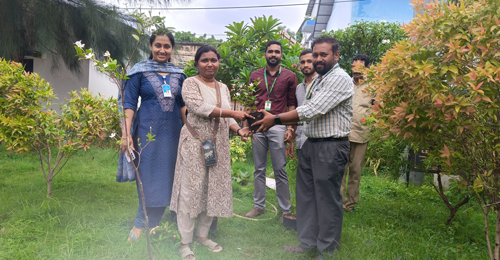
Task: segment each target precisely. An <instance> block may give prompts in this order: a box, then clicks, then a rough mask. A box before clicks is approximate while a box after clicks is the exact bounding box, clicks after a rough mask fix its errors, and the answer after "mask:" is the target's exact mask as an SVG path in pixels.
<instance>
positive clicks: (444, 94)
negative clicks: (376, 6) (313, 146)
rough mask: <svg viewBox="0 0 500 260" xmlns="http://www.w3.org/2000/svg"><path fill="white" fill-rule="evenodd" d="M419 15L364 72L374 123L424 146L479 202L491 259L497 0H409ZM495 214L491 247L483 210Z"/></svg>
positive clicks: (498, 89) (499, 140)
mask: <svg viewBox="0 0 500 260" xmlns="http://www.w3.org/2000/svg"><path fill="white" fill-rule="evenodd" d="M412 3H413V5H415V9H416V11H419V12H422V13H421V14H418V15H417V17H416V18H415V19H414V20H413V21H412V22H411V23H409V24H407V25H405V26H404V31H405V32H406V34H407V36H408V37H409V39H407V40H403V41H401V42H399V43H397V44H396V45H395V46H394V47H393V48H392V49H391V50H389V51H388V52H387V53H386V55H385V56H384V57H383V58H382V62H381V63H380V64H378V65H377V66H375V67H372V69H371V70H370V71H369V76H368V78H369V79H371V86H372V88H371V92H372V94H373V95H375V96H376V100H377V102H378V104H377V105H376V106H375V113H376V118H377V122H376V126H377V127H379V128H381V129H385V130H387V132H388V133H389V134H390V135H393V136H397V137H399V138H403V139H406V140H408V141H410V142H411V143H413V145H414V146H415V147H416V148H418V149H428V150H429V157H428V159H427V160H426V161H427V163H428V164H429V166H434V167H437V168H438V169H440V171H441V172H443V173H445V174H456V175H460V177H461V180H460V181H459V182H458V185H459V186H460V187H465V188H466V190H468V192H469V193H470V194H471V195H472V196H473V198H474V199H475V200H476V201H477V202H478V203H479V205H480V208H481V210H482V211H483V213H484V221H485V229H484V231H485V235H486V241H487V245H488V250H489V253H490V258H491V259H499V257H500V159H499V154H500V122H499V119H500V109H499V104H500V103H499V102H500V59H499V53H500V45H499V41H500V13H499V12H498V10H500V2H498V1H496V0H478V1H474V0H461V1H460V3H459V4H457V3H451V2H443V1H436V2H433V3H428V4H424V1H423V0H413V1H412ZM490 211H493V212H495V213H496V220H495V223H494V224H495V227H496V229H495V236H494V237H495V242H494V247H493V248H492V246H491V244H492V243H490V236H489V229H488V214H489V213H490Z"/></svg>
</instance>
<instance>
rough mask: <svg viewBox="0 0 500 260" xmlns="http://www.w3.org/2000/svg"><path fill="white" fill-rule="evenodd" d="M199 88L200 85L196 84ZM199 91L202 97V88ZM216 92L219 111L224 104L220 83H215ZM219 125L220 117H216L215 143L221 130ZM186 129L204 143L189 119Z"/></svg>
mask: <svg viewBox="0 0 500 260" xmlns="http://www.w3.org/2000/svg"><path fill="white" fill-rule="evenodd" d="M196 85H197V86H198V84H196ZM198 91H199V92H200V95H201V90H200V86H198ZM215 91H216V95H217V107H218V108H219V109H221V106H222V102H221V94H220V87H219V82H217V81H215ZM219 123H220V117H216V118H215V123H214V130H213V134H214V143H215V137H217V130H218V129H219ZM186 127H187V129H188V131H189V132H190V133H191V135H192V136H193V137H194V138H196V139H198V140H200V141H201V142H203V140H202V139H201V138H200V136H199V135H198V133H196V131H195V130H194V129H193V127H191V125H190V124H189V123H188V121H187V119H186Z"/></svg>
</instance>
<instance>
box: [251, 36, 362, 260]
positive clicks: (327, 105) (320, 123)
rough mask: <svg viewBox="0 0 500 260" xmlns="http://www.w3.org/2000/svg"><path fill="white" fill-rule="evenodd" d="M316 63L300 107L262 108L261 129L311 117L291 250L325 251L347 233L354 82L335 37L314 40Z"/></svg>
mask: <svg viewBox="0 0 500 260" xmlns="http://www.w3.org/2000/svg"><path fill="white" fill-rule="evenodd" d="M312 48H313V65H314V68H315V70H316V72H317V73H318V76H317V77H316V78H315V79H314V81H313V82H312V83H311V84H310V85H309V86H308V88H307V89H306V100H305V102H304V104H303V105H302V106H299V107H298V108H297V109H296V110H293V111H289V112H286V113H282V114H278V115H272V114H270V113H267V111H264V110H262V111H261V112H263V113H264V114H265V116H264V118H263V119H262V120H260V121H258V122H256V123H255V125H257V124H261V126H260V128H259V130H258V131H257V132H265V131H267V130H268V129H269V128H270V127H272V126H274V125H281V124H287V125H289V124H292V123H295V122H298V121H301V122H305V124H304V125H305V134H306V136H307V137H308V139H307V141H306V142H305V143H304V145H303V146H302V153H301V155H300V158H299V164H298V167H297V186H296V193H295V194H296V201H297V233H298V237H299V240H300V242H301V243H300V244H299V245H298V246H284V247H283V248H284V249H285V250H287V251H290V252H294V253H302V252H305V251H307V250H308V249H310V248H312V247H317V248H318V250H319V251H320V252H321V254H320V255H319V256H318V258H316V259H323V254H325V253H327V254H330V255H331V254H332V253H333V251H334V250H335V249H338V247H339V243H340V235H341V233H342V219H343V207H342V196H341V194H340V186H341V183H342V177H343V175H344V169H345V165H346V163H347V161H348V159H349V139H348V135H349V133H350V131H351V119H352V112H353V111H352V98H353V95H354V85H353V82H352V79H351V77H350V76H349V75H348V74H347V73H346V72H345V71H344V70H342V69H341V68H340V67H339V65H338V63H337V62H338V59H339V51H338V49H339V44H338V41H337V40H336V39H335V38H332V37H328V36H322V37H319V38H316V39H315V40H314V41H313V43H312Z"/></svg>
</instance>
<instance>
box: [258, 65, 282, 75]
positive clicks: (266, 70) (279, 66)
mask: <svg viewBox="0 0 500 260" xmlns="http://www.w3.org/2000/svg"><path fill="white" fill-rule="evenodd" d="M277 68H278V70H277V71H276V73H274V75H271V73H270V72H269V70H268V69H267V65H266V66H265V67H264V68H263V69H262V73H264V71H265V72H266V73H267V74H268V75H269V76H271V77H274V76H276V75H277V74H278V72H279V71H280V68H281V65H278V67H277ZM281 72H283V68H281Z"/></svg>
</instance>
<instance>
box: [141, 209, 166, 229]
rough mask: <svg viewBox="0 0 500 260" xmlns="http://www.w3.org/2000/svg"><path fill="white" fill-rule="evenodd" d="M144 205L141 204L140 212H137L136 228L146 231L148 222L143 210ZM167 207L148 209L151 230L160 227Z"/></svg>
mask: <svg viewBox="0 0 500 260" xmlns="http://www.w3.org/2000/svg"><path fill="white" fill-rule="evenodd" d="M141 204H142V203H139V210H138V211H137V217H136V218H135V227H136V228H140V229H144V228H145V227H146V221H145V220H144V210H143V209H142V205H141ZM165 208H166V207H146V211H147V212H148V220H149V225H148V226H149V228H154V227H156V226H159V225H160V221H161V217H163V213H165Z"/></svg>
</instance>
